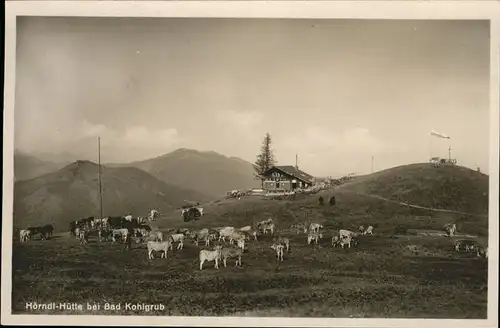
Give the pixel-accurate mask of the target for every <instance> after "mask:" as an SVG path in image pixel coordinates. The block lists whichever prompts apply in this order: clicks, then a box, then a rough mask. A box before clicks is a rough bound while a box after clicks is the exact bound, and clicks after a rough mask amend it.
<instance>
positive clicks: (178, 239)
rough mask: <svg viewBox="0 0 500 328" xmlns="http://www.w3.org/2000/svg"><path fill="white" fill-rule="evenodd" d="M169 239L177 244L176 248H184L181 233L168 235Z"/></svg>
mask: <svg viewBox="0 0 500 328" xmlns="http://www.w3.org/2000/svg"><path fill="white" fill-rule="evenodd" d="M169 240H170V241H171V242H172V245H173V243H178V244H177V250H180V249H182V248H184V235H183V234H182V233H176V234H173V235H170V236H169Z"/></svg>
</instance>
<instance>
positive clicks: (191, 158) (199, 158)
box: [111, 148, 260, 198]
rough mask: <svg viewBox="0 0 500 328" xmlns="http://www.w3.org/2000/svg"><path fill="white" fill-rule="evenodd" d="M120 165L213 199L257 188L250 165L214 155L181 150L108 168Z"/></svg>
mask: <svg viewBox="0 0 500 328" xmlns="http://www.w3.org/2000/svg"><path fill="white" fill-rule="evenodd" d="M123 165H126V166H132V167H137V168H139V169H141V170H144V171H146V172H148V173H150V174H151V175H153V176H154V177H156V178H157V179H159V180H162V181H165V182H167V183H169V184H172V185H175V186H179V187H183V188H188V189H192V190H196V191H199V192H201V193H203V194H206V195H210V196H214V197H217V198H219V197H222V196H225V195H226V192H227V191H229V190H232V189H247V188H252V187H259V186H260V182H259V181H256V180H255V179H254V169H253V165H252V164H251V163H249V162H246V161H244V160H242V159H240V158H235V157H226V156H224V155H221V154H218V153H216V152H201V151H196V150H191V149H185V148H181V149H178V150H176V151H173V152H171V153H168V154H166V155H163V156H159V157H156V158H152V159H148V160H144V161H138V162H133V163H130V164H112V165H111V166H123Z"/></svg>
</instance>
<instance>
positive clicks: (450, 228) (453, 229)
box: [444, 223, 457, 237]
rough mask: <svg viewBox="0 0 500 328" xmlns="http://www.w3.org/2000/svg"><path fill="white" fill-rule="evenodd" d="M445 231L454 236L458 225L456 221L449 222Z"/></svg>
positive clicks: (449, 235) (445, 226)
mask: <svg viewBox="0 0 500 328" xmlns="http://www.w3.org/2000/svg"><path fill="white" fill-rule="evenodd" d="M444 231H446V234H447V235H448V237H453V235H455V233H456V232H457V225H456V224H455V223H447V224H445V225H444Z"/></svg>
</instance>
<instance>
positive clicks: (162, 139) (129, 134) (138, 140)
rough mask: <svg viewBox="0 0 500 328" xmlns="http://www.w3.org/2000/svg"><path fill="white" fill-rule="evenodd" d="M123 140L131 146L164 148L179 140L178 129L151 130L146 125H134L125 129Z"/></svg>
mask: <svg viewBox="0 0 500 328" xmlns="http://www.w3.org/2000/svg"><path fill="white" fill-rule="evenodd" d="M123 141H124V142H125V143H127V144H129V145H131V146H135V147H144V148H149V149H163V148H165V147H169V146H173V145H175V144H176V143H178V142H179V135H178V132H177V129H174V128H167V129H161V130H151V129H148V128H146V127H144V126H133V127H130V128H128V129H127V130H126V131H125V134H124V138H123Z"/></svg>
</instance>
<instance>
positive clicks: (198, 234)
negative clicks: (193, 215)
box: [189, 228, 210, 246]
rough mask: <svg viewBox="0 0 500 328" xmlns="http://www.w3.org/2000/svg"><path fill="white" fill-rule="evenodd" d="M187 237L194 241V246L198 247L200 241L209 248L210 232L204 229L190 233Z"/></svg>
mask: <svg viewBox="0 0 500 328" xmlns="http://www.w3.org/2000/svg"><path fill="white" fill-rule="evenodd" d="M189 236H190V237H191V238H192V239H193V240H194V243H195V244H196V246H198V243H199V241H200V240H204V241H205V246H210V232H209V230H208V229H206V228H205V229H201V230H200V231H192V232H190V233H189Z"/></svg>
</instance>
